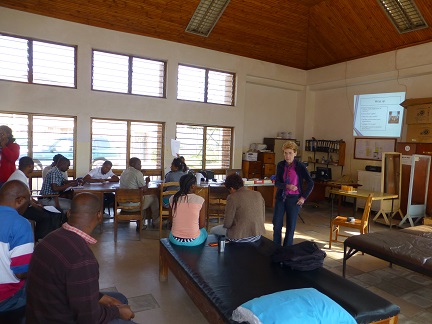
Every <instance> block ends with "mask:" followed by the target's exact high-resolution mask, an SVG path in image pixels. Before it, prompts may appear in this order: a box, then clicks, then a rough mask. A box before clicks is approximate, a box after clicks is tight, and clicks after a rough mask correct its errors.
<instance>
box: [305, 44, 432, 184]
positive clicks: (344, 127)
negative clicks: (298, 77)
mask: <svg viewBox="0 0 432 324" xmlns="http://www.w3.org/2000/svg"><path fill="white" fill-rule="evenodd" d="M431 51H432V43H427V44H423V45H418V46H414V47H410V48H406V49H400V50H397V51H393V52H389V53H384V54H380V55H375V56H370V57H367V58H363V59H358V60H354V61H349V62H346V63H341V64H337V65H333V66H328V67H324V68H320V69H315V70H312V71H309V72H308V80H307V84H308V87H307V94H306V96H307V97H308V98H309V101H310V104H306V105H305V109H306V123H307V124H308V127H305V132H304V139H307V138H310V137H311V136H314V137H316V138H323V139H331V140H338V139H343V140H345V141H346V143H347V151H346V159H345V163H346V164H345V167H344V170H343V174H345V175H350V176H351V177H352V178H353V179H354V180H356V179H357V170H364V167H365V166H366V165H368V164H371V165H380V162H375V161H370V160H355V159H353V155H354V153H353V151H354V137H353V134H352V125H353V104H354V99H353V96H354V95H355V94H367V93H380V92H397V91H406V98H422V97H432V90H431V89H432V87H431V84H432V55H430V53H431ZM404 119H405V118H404ZM404 122H405V121H404ZM405 134H406V125H404V128H403V131H402V136H401V138H399V139H398V141H404V140H405ZM333 178H336V177H335V175H334V174H333Z"/></svg>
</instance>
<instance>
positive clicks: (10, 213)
mask: <svg viewBox="0 0 432 324" xmlns="http://www.w3.org/2000/svg"><path fill="white" fill-rule="evenodd" d="M0 215H1V217H0V302H1V301H4V300H5V299H7V298H10V297H12V296H13V295H14V294H15V293H16V292H17V291H18V290H20V289H21V288H22V287H23V286H24V283H25V279H18V278H17V277H16V274H23V273H26V272H27V271H28V267H29V263H30V259H31V256H32V253H33V248H34V241H33V232H32V229H31V226H30V223H29V222H28V220H27V219H25V218H24V217H22V216H21V215H19V214H18V212H17V211H16V210H15V209H13V208H11V207H7V206H0Z"/></svg>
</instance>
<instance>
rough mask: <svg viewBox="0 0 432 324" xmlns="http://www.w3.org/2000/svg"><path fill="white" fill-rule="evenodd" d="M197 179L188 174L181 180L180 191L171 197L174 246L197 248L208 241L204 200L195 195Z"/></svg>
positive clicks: (170, 236) (171, 234) (172, 239)
mask: <svg viewBox="0 0 432 324" xmlns="http://www.w3.org/2000/svg"><path fill="white" fill-rule="evenodd" d="M195 188H196V178H195V176H194V175H193V174H191V173H188V174H185V175H183V176H182V177H181V178H180V190H179V191H178V192H177V193H176V194H174V196H172V197H170V206H171V209H172V229H171V233H170V235H169V240H170V242H171V243H172V244H176V245H183V246H196V245H199V244H201V243H203V242H204V241H205V240H206V239H207V235H208V234H207V231H206V229H205V208H203V205H204V198H202V197H200V196H198V195H196V194H195Z"/></svg>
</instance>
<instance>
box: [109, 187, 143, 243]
mask: <svg viewBox="0 0 432 324" xmlns="http://www.w3.org/2000/svg"><path fill="white" fill-rule="evenodd" d="M130 203H133V206H128V204H130ZM143 207H144V205H143V192H142V190H141V189H120V188H119V189H117V190H116V192H115V203H114V241H115V242H117V227H118V222H119V221H120V222H121V221H129V222H130V221H136V222H137V226H138V228H139V231H138V239H139V240H141V231H142V225H143V212H144V209H143Z"/></svg>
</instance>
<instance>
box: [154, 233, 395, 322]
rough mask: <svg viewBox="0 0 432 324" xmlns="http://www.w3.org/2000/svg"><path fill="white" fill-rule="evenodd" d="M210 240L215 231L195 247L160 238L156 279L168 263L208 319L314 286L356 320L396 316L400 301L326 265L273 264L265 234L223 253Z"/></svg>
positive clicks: (222, 317) (164, 277)
mask: <svg viewBox="0 0 432 324" xmlns="http://www.w3.org/2000/svg"><path fill="white" fill-rule="evenodd" d="M210 242H216V238H215V237H214V236H213V235H209V238H208V240H207V242H206V243H204V244H202V245H200V246H197V247H181V246H176V245H171V244H170V242H169V241H168V239H161V241H160V280H161V281H165V280H167V275H168V268H169V269H170V270H171V271H172V272H173V274H174V275H175V276H176V277H177V279H178V280H179V282H180V283H181V284H182V285H183V286H184V288H185V290H186V292H187V293H188V294H189V296H190V297H191V299H192V300H193V301H194V303H195V304H196V305H197V307H198V308H199V309H200V311H201V312H202V313H203V315H204V316H205V317H206V319H207V320H208V321H209V322H210V323H233V321H232V320H231V315H232V312H233V310H234V309H236V308H237V307H238V306H240V305H241V304H243V303H244V302H246V301H248V300H251V299H253V298H255V297H259V296H262V295H266V294H270V293H274V292H277V291H282V290H288V289H297V288H315V289H317V290H318V291H320V292H321V293H323V294H325V295H327V296H328V297H330V298H331V299H333V300H334V301H335V302H337V303H338V304H339V305H341V306H342V307H343V308H344V309H345V310H347V311H348V312H349V313H350V314H351V315H352V316H353V317H354V318H355V319H356V321H357V322H358V323H371V322H379V323H393V322H396V321H397V315H398V314H399V307H398V306H396V305H394V304H392V303H390V302H388V301H387V300H385V299H383V298H381V297H380V296H378V295H376V294H374V293H372V292H370V291H369V290H367V289H365V288H363V287H360V286H358V285H357V284H355V283H353V282H351V281H349V280H347V279H345V278H342V277H341V276H339V275H337V274H335V273H333V272H331V271H329V270H327V269H324V268H320V269H316V270H313V271H307V272H301V271H294V270H290V269H287V268H281V267H280V266H279V265H277V264H274V263H272V262H271V257H270V256H271V254H272V253H273V252H274V250H275V248H276V245H275V244H274V243H273V241H270V240H268V239H266V238H261V240H260V241H258V242H255V243H228V244H227V245H226V247H225V252H224V253H218V250H217V247H210V246H208V244H207V243H210ZM381 321H382V322H381Z"/></svg>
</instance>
